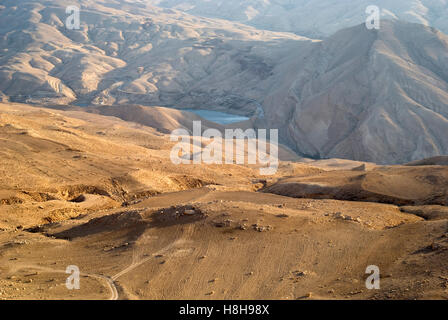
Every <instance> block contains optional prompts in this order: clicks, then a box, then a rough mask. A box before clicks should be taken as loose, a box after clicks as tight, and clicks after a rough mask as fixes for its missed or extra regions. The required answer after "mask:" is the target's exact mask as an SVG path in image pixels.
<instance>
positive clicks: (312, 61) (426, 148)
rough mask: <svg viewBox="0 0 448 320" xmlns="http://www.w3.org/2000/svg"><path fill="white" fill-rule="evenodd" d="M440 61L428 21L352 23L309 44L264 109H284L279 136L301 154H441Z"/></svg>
mask: <svg viewBox="0 0 448 320" xmlns="http://www.w3.org/2000/svg"><path fill="white" fill-rule="evenodd" d="M447 61H448V38H447V36H446V35H444V34H442V33H440V32H438V31H436V30H434V29H431V28H429V27H425V26H422V25H417V24H410V23H402V22H390V21H387V22H384V23H383V26H382V28H381V29H380V30H379V31H369V30H367V29H366V28H365V27H364V26H358V27H354V28H351V29H347V30H343V31H341V32H339V33H337V34H335V35H334V36H332V37H331V38H329V39H327V40H325V41H323V42H322V43H319V44H317V45H316V47H315V48H314V50H312V51H311V53H310V54H308V55H306V56H305V57H304V58H302V66H303V67H301V68H298V69H297V76H296V77H295V79H294V81H293V82H292V83H291V86H290V87H289V88H288V91H287V93H286V92H285V91H284V92H283V93H282V94H281V95H279V94H277V95H276V97H277V98H278V97H281V99H282V100H281V101H279V100H278V99H267V101H268V102H267V103H268V105H267V106H266V109H267V110H271V112H273V110H274V109H275V110H281V112H284V113H285V114H288V115H292V116H291V120H290V121H289V125H288V127H287V128H285V129H284V136H285V137H288V140H289V141H290V142H291V143H292V144H293V145H295V146H296V149H297V150H298V151H299V152H301V153H303V154H306V155H309V156H313V157H324V158H327V157H343V158H350V159H357V160H367V161H373V162H377V163H397V162H405V161H412V160H416V159H421V158H424V157H429V156H435V155H440V154H445V153H446V152H448V139H447V132H448V120H447V117H448V104H447V102H448V84H447V81H448V67H447ZM274 105H276V106H281V107H277V108H274ZM267 115H268V118H270V119H273V118H274V117H273V116H269V112H268V113H267ZM274 123H275V121H274ZM273 125H277V123H275V124H273Z"/></svg>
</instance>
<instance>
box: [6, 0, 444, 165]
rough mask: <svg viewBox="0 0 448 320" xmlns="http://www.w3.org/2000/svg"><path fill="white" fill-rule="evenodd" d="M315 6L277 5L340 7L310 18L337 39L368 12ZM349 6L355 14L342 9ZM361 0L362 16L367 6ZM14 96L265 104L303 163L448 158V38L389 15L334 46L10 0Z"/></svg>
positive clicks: (92, 6)
mask: <svg viewBox="0 0 448 320" xmlns="http://www.w3.org/2000/svg"><path fill="white" fill-rule="evenodd" d="M181 2H182V3H187V2H186V1H177V2H174V1H163V2H160V3H157V4H158V5H161V6H170V7H175V8H177V9H179V8H180V7H179V6H178V5H180V3H181ZM313 2H314V4H313V6H311V4H310V1H297V2H292V1H289V2H287V1H277V2H275V3H276V4H274V2H273V1H264V2H263V3H264V5H266V6H268V4H269V5H271V6H274V5H275V6H280V7H282V8H284V9H285V10H286V11H288V12H290V13H291V14H293V12H295V10H296V9H297V8H299V7H300V6H299V4H302V6H305V5H306V4H308V7H309V8H314V10H318V9H319V8H321V7H322V8H325V10H329V11H328V12H329V13H332V14H331V15H330V16H328V17H327V16H326V15H325V14H323V13H322V12H324V11H315V13H314V15H313V14H312V12H311V11H310V13H309V14H308V16H309V17H308V19H311V18H314V20H315V22H316V24H315V25H316V26H320V24H319V23H318V22H319V21H320V19H322V21H323V22H325V23H326V24H327V26H325V23H323V24H322V25H321V27H319V28H318V29H316V30H325V32H331V30H336V29H339V27H338V26H337V25H335V24H334V23H335V22H334V23H333V24H331V21H332V18H331V17H337V16H339V18H340V20H341V17H345V16H346V15H347V19H346V23H342V24H341V25H340V26H341V27H342V26H343V25H344V26H345V25H346V24H347V25H350V24H351V23H354V22H355V20H356V19H354V18H353V16H354V15H355V14H354V12H355V11H356V12H358V11H357V9H356V7H355V6H353V8H352V7H347V4H348V1H323V2H319V4H316V2H315V1H313ZM325 2H328V3H329V7H326V6H324V3H325ZM351 2H353V1H351ZM151 3H153V4H154V3H155V2H154V1H151ZM176 3H177V4H176ZM191 3H193V2H191ZM201 3H202V4H203V6H200V4H201ZM205 3H207V5H208V6H210V10H212V9H211V8H212V7H213V6H214V4H212V3H215V1H210V2H208V1H196V2H194V3H193V4H196V6H195V7H192V8H190V9H188V8H187V6H185V5H184V6H182V8H183V10H184V11H187V12H193V13H195V14H199V13H200V12H196V11H195V10H193V9H194V8H200V7H203V8H208V7H207V6H206V4H205ZM218 3H220V2H219V1H216V4H218ZM229 3H231V1H229ZM238 3H243V1H238ZM244 3H252V4H253V5H255V4H256V3H258V1H244ZM288 3H289V7H288ZM292 3H295V5H293V4H292ZM342 3H346V7H345V8H346V10H345V12H346V15H341V13H340V11H338V10H339V9H336V8H339V5H341V6H342ZM359 3H360V4H359V7H360V8H362V7H363V6H364V1H360V2H359ZM394 3H395V4H394V6H396V7H394V8H395V9H396V10H398V11H397V12H405V11H400V10H401V9H400V8H402V7H400V6H399V4H400V3H401V4H402V5H403V6H404V5H405V3H408V5H409V4H410V3H415V4H418V5H419V6H414V7H412V6H411V7H412V8H414V9H415V10H414V11H412V12H419V15H418V16H419V17H426V18H427V19H430V18H431V19H430V20H431V21H432V22H431V24H434V25H437V24H440V25H441V26H442V27H443V22H442V21H441V19H438V18H437V15H436V13H431V12H433V11H434V10H435V11H436V12H437V14H439V15H441V16H443V10H442V9H443V8H446V4H445V2H442V1H438V2H437V1H432V2H431V3H432V5H431V6H429V5H428V4H427V3H426V1H414V2H412V1H406V2H405V1H394ZM397 3H398V4H397ZM437 3H438V5H439V8H440V10H437V8H438V7H437V5H436V4H437ZM73 4H75V5H76V4H77V5H78V6H79V7H80V8H81V29H80V30H68V29H67V28H66V27H65V25H64V23H65V19H66V17H67V14H66V12H65V8H66V6H67V5H73ZM280 4H281V5H280ZM330 4H332V5H333V11H331V10H330V9H331V6H330ZM380 5H381V3H380ZM420 5H421V6H424V7H425V8H431V10H433V11H431V10H429V9H428V10H426V9H423V7H421V6H420ZM226 6H227V5H226V4H224V2H222V7H218V8H215V9H214V10H215V12H219V13H220V14H224V13H225V12H226V11H225V10H224V9H223V8H224V7H226ZM381 6H382V5H381ZM384 6H385V7H386V2H384ZM305 7H307V6H305ZM308 7H307V8H308ZM220 8H221V9H220ZM288 8H289V9H288ZM418 8H420V9H419V10H417V9H418ZM348 9H350V10H352V11H353V12H352V11H350V10H348ZM235 10H236V9H235ZM260 10H261V9H260ZM403 10H404V9H403ZM299 11H300V12H302V10H299ZM241 12H242V11H241ZM270 12H273V11H270ZM317 12H320V14H319V15H318V14H317ZM363 12H364V11H363V10H362V12H361V13H357V15H360V18H361V17H362V16H363ZM391 12H394V11H393V10H392V9H391ZM421 12H425V14H424V15H421V14H420V13H421ZM329 13H328V14H329ZM201 14H205V13H201ZM298 14H299V13H298ZM396 15H398V13H396ZM402 16H407V17H411V16H415V17H416V15H415V14H411V13H410V12H408V13H406V14H402ZM254 17H256V16H254ZM300 17H301V16H300V15H297V19H296V20H297V21H305V20H302V19H301V18H300ZM350 17H352V18H353V19H354V20H353V19H352V18H350ZM400 17H401V16H400ZM287 18H288V16H285V18H284V19H283V20H284V21H285V22H287V21H288V19H287ZM426 18H425V19H426ZM254 19H255V18H254ZM254 19H252V20H251V21H252V22H254V21H255V20H254ZM350 19H352V20H350ZM239 20H241V21H243V20H242V19H239ZM342 20H343V21H345V20H344V19H342ZM333 21H336V20H333ZM361 21H362V19H361ZM425 21H426V22H425ZM425 21H421V22H423V23H429V22H428V20H425ZM243 22H247V21H243ZM252 22H251V24H253V25H256V24H255V22H254V23H252ZM271 29H276V28H271ZM298 30H299V29H297V30H296V31H298ZM303 30H305V29H303ZM288 31H291V30H288ZM319 32H320V31H319ZM322 32H323V31H322ZM2 99H3V100H8V99H9V100H11V101H18V102H28V103H37V104H69V103H72V104H78V105H84V104H97V105H100V104H104V105H112V104H114V105H126V104H131V103H132V104H142V105H162V106H176V107H183V108H188V107H189V108H191V107H192V108H199V109H213V110H223V111H229V112H233V113H238V114H243V115H248V116H255V115H257V114H258V115H260V112H259V111H260V110H259V109H260V108H262V109H263V111H264V112H263V113H262V114H264V117H263V119H258V120H257V121H256V123H257V124H258V125H259V126H266V127H270V128H279V129H280V138H281V140H282V142H284V143H286V144H288V145H289V146H290V147H291V148H293V149H294V150H295V151H297V152H298V153H299V154H301V155H305V156H309V157H315V158H327V157H338V158H348V159H354V160H362V161H373V162H376V163H402V162H409V161H413V160H418V159H422V158H426V157H432V156H437V155H441V154H447V152H448V138H447V132H448V105H447V102H448V37H447V36H446V35H445V34H443V33H442V32H440V31H437V30H436V29H434V28H432V27H428V26H425V25H423V24H414V23H409V22H404V21H401V20H383V21H382V24H381V29H380V30H367V28H366V27H365V25H357V26H354V27H350V28H347V29H343V30H340V31H338V32H336V33H335V34H333V35H331V36H330V37H328V38H326V39H325V40H322V41H321V40H312V39H310V38H306V37H303V36H299V35H294V34H291V33H281V32H273V31H262V30H258V29H256V28H254V27H251V26H247V25H245V24H241V23H238V22H230V21H225V20H217V19H212V18H203V17H198V16H194V15H190V14H188V13H184V12H182V11H178V10H172V9H167V8H159V7H156V6H153V5H151V4H150V3H149V2H148V1H130V0H129V1H114V0H99V1H87V0H83V1H70V2H68V1H63V0H57V1H46V0H38V1H35V0H34V1H30V0H23V1H20V2H17V1H11V0H6V1H3V2H2V3H1V5H0V100H2Z"/></svg>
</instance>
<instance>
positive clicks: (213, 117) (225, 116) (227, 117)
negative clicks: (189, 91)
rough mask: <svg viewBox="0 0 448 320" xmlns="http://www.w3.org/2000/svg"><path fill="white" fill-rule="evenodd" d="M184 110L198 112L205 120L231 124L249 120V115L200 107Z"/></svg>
mask: <svg viewBox="0 0 448 320" xmlns="http://www.w3.org/2000/svg"><path fill="white" fill-rule="evenodd" d="M182 110H183V111H188V112H192V113H194V114H197V115H198V116H200V117H202V118H204V119H205V120H208V121H212V122H216V123H219V124H230V123H235V122H241V121H246V120H249V118H248V117H244V116H239V115H235V114H230V113H225V112H219V111H211V110H198V109H182Z"/></svg>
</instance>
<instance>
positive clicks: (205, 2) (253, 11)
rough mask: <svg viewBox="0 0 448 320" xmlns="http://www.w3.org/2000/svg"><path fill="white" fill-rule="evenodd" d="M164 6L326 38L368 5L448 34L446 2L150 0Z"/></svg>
mask: <svg viewBox="0 0 448 320" xmlns="http://www.w3.org/2000/svg"><path fill="white" fill-rule="evenodd" d="M149 2H150V3H152V4H155V5H159V6H161V7H167V8H173V9H177V10H182V11H184V12H187V13H191V14H195V15H200V16H207V17H212V18H221V19H227V20H232V21H238V22H242V23H246V24H248V25H251V26H254V27H257V28H261V29H267V30H273V31H286V32H293V33H296V34H300V35H303V36H308V37H316V38H321V37H326V36H329V35H331V34H333V33H335V32H336V31H338V30H340V29H343V28H347V27H352V26H355V25H357V24H360V23H362V22H364V21H365V19H366V17H367V15H366V14H365V11H366V8H367V6H371V5H376V6H378V7H379V8H380V9H381V10H382V16H383V17H384V18H388V19H400V20H404V21H409V22H415V23H420V24H424V25H428V26H434V27H436V28H438V29H440V30H442V31H444V32H445V33H448V21H447V19H446V17H448V2H447V1H446V0H392V1H391V0H374V1H372V0H320V1H316V0H213V1H210V0H149Z"/></svg>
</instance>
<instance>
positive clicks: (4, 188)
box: [0, 104, 448, 299]
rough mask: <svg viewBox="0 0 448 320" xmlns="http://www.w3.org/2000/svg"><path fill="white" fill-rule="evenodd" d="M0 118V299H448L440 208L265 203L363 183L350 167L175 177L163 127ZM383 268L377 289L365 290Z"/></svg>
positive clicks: (23, 110)
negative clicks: (293, 182) (74, 269)
mask: <svg viewBox="0 0 448 320" xmlns="http://www.w3.org/2000/svg"><path fill="white" fill-rule="evenodd" d="M0 106H1V108H2V111H3V112H2V114H1V116H0V123H1V125H0V143H1V144H2V148H1V150H0V152H1V158H0V170H1V175H0V199H1V202H0V223H1V225H0V228H1V230H0V294H1V295H0V297H1V298H7V299H56V298H57V299H116V298H118V299H173V298H177V299H187V298H189V299H208V298H213V299H231V298H233V299H310V298H311V299H382V298H392V299H404V298H411V299H413V298H420V299H421V298H435V299H446V298H448V292H447V289H446V288H447V286H448V274H447V270H446V259H447V256H446V254H447V248H448V242H447V239H448V238H447V236H448V234H447V232H448V229H447V224H446V213H445V211H446V210H445V209H444V208H445V207H444V206H424V207H422V206H419V207H414V206H410V207H409V206H407V207H402V208H400V207H398V206H396V205H391V204H378V203H374V202H350V201H340V200H330V199H327V200H325V199H324V200H318V199H316V200H313V199H297V198H293V197H285V196H281V195H275V194H268V193H263V192H256V190H259V189H260V188H262V187H263V185H264V184H267V185H268V186H270V185H272V184H273V183H275V182H276V181H279V180H280V181H282V180H281V179H282V178H285V177H292V176H294V177H296V178H297V179H298V177H303V179H307V177H309V178H310V179H312V178H313V177H316V176H321V177H325V176H328V177H332V179H335V177H339V178H338V179H339V180H335V181H342V180H341V179H342V177H344V176H346V178H347V179H350V177H351V176H352V175H359V174H363V172H359V169H358V168H356V167H355V170H356V171H347V170H346V169H345V170H344V169H343V168H342V169H343V170H341V168H340V167H339V168H338V164H339V165H341V161H340V160H336V161H335V163H334V164H335V165H334V166H331V161H329V160H328V161H326V162H324V164H322V165H325V166H327V168H326V169H324V168H322V166H321V167H320V168H318V167H313V166H312V165H311V164H304V163H293V162H285V163H282V164H281V166H280V169H279V172H278V174H277V175H276V176H274V177H271V178H269V179H266V177H264V178H263V177H261V176H260V175H259V173H258V170H256V169H257V168H255V167H253V168H250V167H245V166H237V165H229V166H191V165H185V166H182V167H178V166H174V165H172V164H171V162H170V161H169V158H168V157H169V153H168V151H169V149H170V146H171V145H170V142H169V139H168V136H167V135H164V134H162V133H160V132H159V131H157V130H155V129H153V128H150V127H146V126H143V125H141V124H136V123H133V122H125V121H122V120H120V119H118V118H116V117H106V116H102V115H97V114H92V113H86V112H80V111H61V110H55V109H45V108H35V107H29V106H25V105H18V104H2V105H0ZM342 165H343V166H346V165H347V164H346V163H344V162H342ZM335 167H336V170H333V169H334V168H335ZM325 170H332V171H325ZM367 170H368V171H366V172H365V173H366V174H368V173H372V174H378V173H377V172H383V173H384V174H382V175H380V176H375V179H370V181H371V184H370V185H371V186H372V185H376V186H383V187H382V188H384V183H385V182H387V183H390V181H400V180H401V179H403V181H404V182H405V184H403V186H405V189H406V188H407V186H408V185H409V186H412V185H410V184H408V180H406V179H410V180H412V177H414V176H415V175H417V176H419V177H431V176H434V175H435V174H437V176H438V177H442V176H443V175H444V174H445V173H446V169H445V167H396V168H395V167H386V168H382V167H379V168H370V167H369V168H367ZM394 170H396V171H397V170H398V171H397V172H399V174H396V175H395V176H394V179H392V180H391V179H387V178H388V175H387V174H386V173H391V172H392V173H393V172H395V171H394ZM406 170H411V171H410V172H412V174H411V175H409V177H407V176H406V174H407V173H408V171H406ZM428 170H429V171H428ZM434 170H435V171H436V172H433V171H434ZM368 180H369V179H368ZM422 183H423V184H422V185H418V184H416V185H415V187H414V188H409V190H410V191H413V192H414V191H415V194H414V196H415V197H416V199H417V198H419V197H420V196H422V195H423V196H424V195H425V193H426V192H429V191H428V190H426V189H425V185H424V183H425V182H424V181H423V182H422ZM434 187H437V185H435V186H434ZM419 188H420V189H419ZM291 189H292V188H291ZM384 189H386V188H384ZM405 189H404V190H405ZM402 191H403V190H402ZM372 264H374V265H377V266H379V267H380V270H381V274H382V279H381V290H378V291H370V290H367V289H366V287H365V285H364V282H365V279H366V277H367V275H365V269H366V267H367V266H368V265H372ZM69 265H77V266H78V267H79V268H80V271H81V273H82V276H81V289H80V290H72V291H70V290H67V289H66V287H65V279H66V277H67V276H68V275H67V274H65V273H64V272H65V269H66V267H67V266H69Z"/></svg>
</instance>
